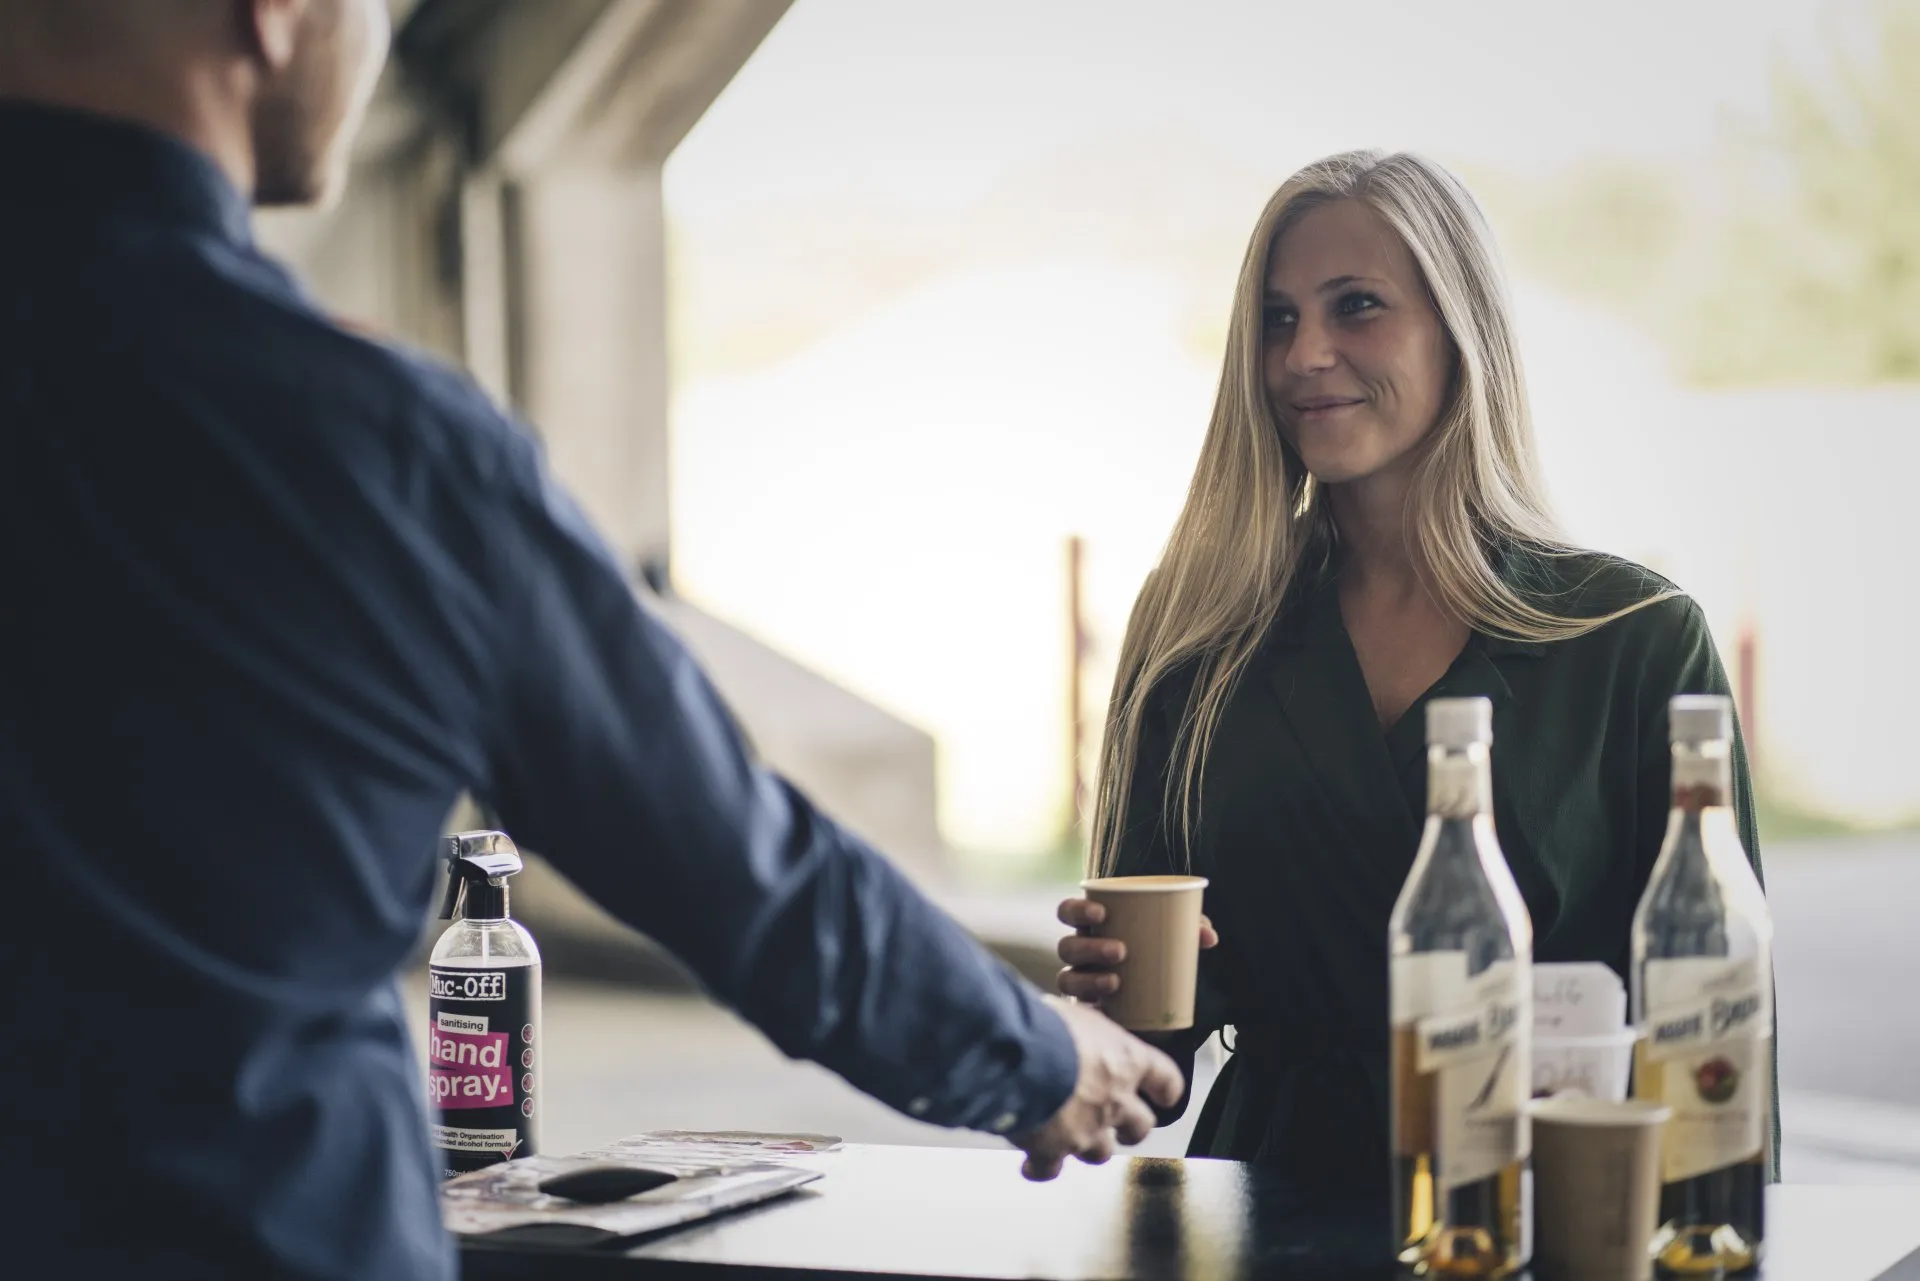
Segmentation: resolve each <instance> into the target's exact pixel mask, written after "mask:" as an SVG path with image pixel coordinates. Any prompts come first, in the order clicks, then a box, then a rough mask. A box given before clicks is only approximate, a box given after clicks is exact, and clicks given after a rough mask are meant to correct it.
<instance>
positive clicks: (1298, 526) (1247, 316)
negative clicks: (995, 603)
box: [1091, 151, 1658, 872]
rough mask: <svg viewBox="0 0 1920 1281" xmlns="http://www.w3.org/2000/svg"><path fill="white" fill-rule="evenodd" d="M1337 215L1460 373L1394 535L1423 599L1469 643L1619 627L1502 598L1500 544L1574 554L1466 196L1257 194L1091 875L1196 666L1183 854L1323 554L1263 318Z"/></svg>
mask: <svg viewBox="0 0 1920 1281" xmlns="http://www.w3.org/2000/svg"><path fill="white" fill-rule="evenodd" d="M1337 200H1358V201H1361V202H1363V203H1365V204H1366V205H1367V206H1368V207H1369V208H1371V209H1372V210H1373V211H1374V212H1376V213H1377V214H1379V215H1380V217H1382V218H1383V219H1385V220H1386V222H1387V224H1388V225H1389V226H1391V227H1392V228H1393V229H1394V230H1395V231H1396V232H1398V233H1399V235H1400V238H1401V239H1402V240H1404V241H1405V242H1406V244H1407V247H1408V248H1409V249H1410V250H1412V252H1413V257H1414V260H1415V261H1416V262H1417V263H1419V265H1420V270H1421V274H1422V275H1423V276H1424V277H1425V280H1426V286H1427V290H1428V293H1429V295H1430V297H1431V299H1432V302H1433V305H1434V309H1435V310H1436V311H1437V312H1438V313H1439V315H1440V320H1441V323H1442V324H1443V325H1445V327H1446V330H1447V333H1448V334H1449V335H1450V336H1451V338H1452V340H1453V349H1454V351H1455V352H1456V353H1457V368H1456V370H1455V373H1454V388H1453V392H1452V397H1451V400H1450V402H1449V403H1448V405H1447V407H1446V408H1445V409H1444V410H1442V412H1441V415H1440V418H1439V420H1438V421H1437V422H1436V423H1435V424H1434V426H1433V428H1432V430H1431V431H1430V432H1429V433H1428V434H1427V436H1426V437H1425V438H1424V439H1423V440H1422V442H1421V446H1420V454H1419V457H1418V459H1417V461H1416V463H1415V470H1414V476H1413V482H1412V485H1411V487H1410V493H1409V495H1408V510H1407V524H1406V528H1407V530H1408V531H1409V537H1410V538H1411V539H1412V540H1413V542H1414V544H1415V546H1416V547H1418V549H1419V554H1418V555H1417V556H1415V557H1414V561H1415V564H1416V565H1417V566H1419V567H1420V569H1421V571H1422V573H1423V575H1424V576H1425V577H1426V579H1427V580H1428V581H1427V584H1426V585H1427V588H1428V590H1429V591H1431V592H1432V593H1433V595H1434V598H1435V599H1436V600H1437V601H1438V602H1439V603H1440V604H1441V606H1442V607H1443V608H1445V609H1446V610H1447V612H1448V613H1450V614H1451V615H1453V616H1454V617H1455V618H1458V619H1460V620H1462V621H1464V622H1465V623H1466V624H1467V625H1468V626H1469V627H1471V628H1473V629H1474V630H1476V631H1482V632H1488V633H1491V634H1494V635H1501V636H1508V637H1513V638H1516V639H1521V640H1532V641H1553V640H1564V639H1567V638H1569V637H1572V636H1577V635H1580V634H1582V633H1584V632H1587V631H1591V630H1592V629H1593V628H1595V627H1598V626H1600V625H1601V624H1602V623H1605V622H1608V621H1610V620H1611V619H1613V618H1615V617H1618V616H1619V614H1620V613H1625V612H1628V611H1627V610H1621V611H1616V612H1615V613H1612V614H1607V615H1605V616H1603V617H1599V618H1568V617H1563V616H1561V615H1558V614H1554V613H1552V612H1550V611H1548V610H1544V609H1542V608H1540V606H1539V605H1538V604H1537V603H1535V602H1533V601H1529V600H1528V599H1526V598H1525V597H1523V596H1522V595H1520V594H1519V593H1517V592H1515V591H1514V590H1513V589H1512V588H1511V587H1509V586H1508V585H1507V584H1506V583H1505V582H1503V581H1502V580H1501V577H1500V575H1499V573H1498V572H1496V570H1495V567H1494V565H1493V563H1492V560H1491V558H1490V554H1489V553H1490V548H1491V547H1492V546H1494V545H1498V544H1502V543H1507V544H1514V543H1517V544H1523V545H1527V546H1530V547H1533V548H1536V549H1539V550H1541V551H1546V552H1549V553H1554V552H1570V551H1572V550H1573V549H1572V548H1570V547H1568V546H1567V544H1566V542H1565V539H1564V537H1563V535H1562V534H1561V531H1560V527H1559V525H1558V523H1557V522H1556V521H1555V519H1554V517H1553V514H1552V512H1551V510H1550V508H1549V505H1548V503H1547V499H1546V493H1545V486H1544V485H1543V483H1542V481H1541V479H1540V473H1539V467H1538V464H1537V462H1536V459H1535V450H1534V440H1533V422H1532V418H1531V415H1530V412H1529V410H1528V407H1527V392H1526V381H1525V378H1524V376H1523V374H1522V372H1521V366H1520V353H1519V350H1518V348H1517V346H1516V345H1515V341H1514V332H1513V323H1512V320H1511V318H1510V316H1509V308H1508V302H1507V296H1506V286H1505V281H1504V279H1503V273H1502V272H1501V269H1500V263H1499V255H1498V252H1497V250H1496V249H1495V246H1494V241H1493V235H1492V232H1491V231H1490V229H1489V228H1488V226H1487V223H1486V219H1485V218H1484V216H1483V215H1482V214H1481V212H1480V209H1479V206H1478V205H1477V204H1476V203H1475V202H1474V199H1473V197H1472V195H1471V194H1469V193H1468V191H1467V189H1466V188H1465V187H1464V186H1463V185H1461V183H1460V181H1459V180H1458V179H1457V178H1455V177H1454V176H1453V175H1452V174H1450V173H1448V172H1447V171H1446V170H1445V169H1443V168H1441V167H1440V166H1439V165H1436V164H1434V163H1433V162H1432V161H1429V160H1426V159H1423V158H1421V157H1419V156H1414V155H1408V154H1405V153H1397V154H1392V155H1383V154H1381V153H1379V152H1376V151H1350V152H1345V153H1343V154H1340V155H1337V156H1329V157H1328V158H1326V159H1324V160H1320V161H1316V162H1315V163H1313V164H1310V165H1308V166H1307V167H1306V168H1304V169H1302V170H1300V172H1298V173H1296V174H1294V175H1293V177H1291V178H1289V179H1288V180H1287V181H1286V183H1285V184H1284V185H1283V186H1282V187H1281V188H1280V189H1279V190H1278V191H1276V192H1275V193H1274V194H1273V197H1272V199H1270V200H1269V201H1267V207H1266V209H1265V210H1263V211H1262V212H1261V214H1260V220H1259V222H1258V223H1257V224H1255V226H1254V230H1253V237H1252V239H1251V241H1250V242H1249V243H1248V245H1247V252H1246V257H1245V259H1244V260H1243V261H1242V263H1241V265H1240V279H1239V283H1238V285H1237V286H1236V287H1235V289H1234V294H1233V315H1232V317H1231V319H1230V321H1229V324H1228V328H1227V351H1226V361H1225V364H1224V366H1223V368H1222V370H1221V374H1220V390H1219V393H1218V395H1217V396H1216V397H1215V399H1214V406H1213V417H1212V420H1211V422H1210V423H1209V424H1208V427H1207V436H1206V441H1205V443H1203V444H1202V445H1201V447H1200V461H1199V464H1198V465H1197V466H1196V467H1195V468H1194V473H1193V481H1192V483H1191V484H1190V485H1189V487H1188V490H1187V501H1186V505H1185V507H1184V508H1183V509H1182V510H1181V512H1180V517H1179V519H1178V520H1177V521H1176V522H1175V523H1174V527H1173V533H1172V535H1171V536H1170V537H1169V538H1168V540H1167V546H1166V550H1165V551H1164V552H1163V553H1162V554H1161V557H1160V563H1159V566H1158V567H1157V568H1156V569H1155V570H1154V571H1153V572H1152V573H1151V574H1149V575H1148V576H1147V580H1146V583H1145V584H1144V585H1143V586H1142V588H1141V590H1140V596H1139V598H1138V600H1136V601H1135V603H1134V607H1133V615H1132V617H1131V618H1130V619H1129V620H1128V623H1127V633H1126V639H1125V641H1124V642H1123V643H1122V645H1121V649H1120V662H1119V668H1118V670H1117V672H1116V673H1115V676H1114V685H1113V697H1112V700H1111V703H1110V705H1109V708H1108V713H1107V729H1106V740H1105V745H1104V747H1103V749H1102V753H1101V756H1102V759H1101V768H1100V783H1099V789H1098V792H1097V794H1096V797H1095V803H1094V806H1095V807H1094V814H1093V832H1092V846H1091V856H1092V858H1091V861H1092V863H1093V865H1094V866H1095V867H1096V868H1097V869H1101V870H1104V871H1108V872H1110V871H1111V870H1112V869H1113V866H1114V860H1115V857H1116V855H1117V853H1118V847H1119V837H1120V835H1121V831H1122V828H1123V827H1124V825H1125V822H1126V813H1127V801H1128V796H1129V794H1130V793H1131V790H1132V787H1133V769H1134V762H1135V759H1136V757H1137V755H1138V746H1139V741H1140V728H1141V723H1142V719H1143V717H1144V716H1145V714H1146V708H1147V705H1148V700H1149V697H1150V696H1151V695H1152V694H1153V692H1154V690H1155V688H1156V687H1157V686H1158V685H1159V684H1160V683H1161V681H1162V680H1163V679H1164V678H1166V677H1167V676H1168V675H1169V674H1170V673H1171V672H1172V671H1173V670H1174V669H1175V668H1177V667H1180V666H1182V665H1184V664H1192V665H1193V668H1194V681H1193V687H1192V691H1191V693H1190V694H1189V696H1188V698H1187V705H1186V709H1185V711H1184V713H1183V714H1182V716H1181V718H1180V722H1179V731H1178V733H1177V734H1176V735H1175V741H1174V744H1173V757H1172V762H1171V768H1170V769H1169V770H1168V772H1167V778H1166V780H1165V795H1164V802H1165V803H1164V805H1163V814H1164V815H1171V814H1173V813H1175V812H1178V814H1179V816H1180V823H1181V836H1182V841H1181V847H1182V848H1189V847H1190V845H1191V837H1192V833H1193V828H1194V824H1195V823H1196V822H1197V820H1198V814H1199V803H1198V799H1199V790H1200V789H1199V784H1200V779H1201V777H1202V775H1203V774H1204V773H1205V770H1206V762H1207V754H1208V750H1209V748H1210V746H1211V743H1212V739H1213V734H1214V730H1215V729H1216V728H1217V727H1218V725H1219V723H1220V716H1221V713H1222V711H1223V710H1224V709H1225V707H1226V705H1227V700H1228V698H1229V696H1230V695H1231V693H1232V691H1233V687H1234V684H1235V682H1236V681H1237V680H1238V678H1239V676H1240V674H1241V672H1242V671H1243V670H1244V669H1245V667H1246V665H1247V662H1248V660H1249V659H1250V658H1251V657H1252V656H1253V653H1254V651H1255V649H1257V648H1258V646H1259V645H1260V642H1261V639H1262V638H1263V637H1264V636H1265V635H1266V633H1267V630H1268V628H1269V627H1271V625H1272V624H1273V621H1274V619H1275V617H1276V616H1277V615H1278V613H1279V611H1280V607H1281V603H1282V601H1284V600H1285V599H1286V596H1287V592H1288V588H1289V587H1290V586H1291V585H1292V584H1293V582H1294V579H1295V577H1296V575H1298V574H1299V573H1300V572H1301V569H1302V566H1303V565H1304V564H1306V563H1307V562H1308V560H1309V558H1310V557H1312V558H1315V560H1316V561H1317V559H1318V558H1319V557H1320V556H1323V555H1325V554H1327V553H1328V552H1329V550H1330V549H1331V547H1332V545H1333V535H1334V529H1333V524H1332V517H1331V515H1330V513H1329V511H1328V506H1327V504H1326V502H1324V501H1322V500H1320V499H1319V497H1318V496H1317V495H1316V493H1315V487H1314V483H1313V480H1312V478H1311V477H1310V476H1308V474H1307V471H1306V468H1305V467H1304V466H1303V465H1302V463H1301V460H1300V456H1299V455H1298V454H1297V453H1295V452H1294V450H1293V448H1292V446H1290V445H1288V444H1287V443H1286V441H1285V439H1284V438H1283V437H1282V436H1281V434H1280V424H1279V421H1278V420H1277V419H1276V418H1275V416H1274V413H1273V407H1272V404H1271V403H1270V401H1269V399H1268V396H1267V389H1266V383H1265V376H1264V368H1263V367H1264V360H1263V356H1264V335H1263V332H1262V328H1263V327H1262V312H1263V304H1264V301H1265V293H1266V274H1267V259H1268V256H1269V254H1270V252H1271V250H1272V247H1273V245H1274V243H1275V242H1276V241H1277V240H1278V239H1279V237H1280V236H1281V235H1282V234H1284V233H1285V232H1286V231H1287V229H1288V228H1289V227H1291V226H1293V224H1294V223H1295V222H1297V221H1298V220H1299V219H1300V217H1301V216H1302V215H1303V214H1305V213H1306V212H1307V211H1308V210H1310V209H1313V208H1316V207H1318V206H1320V205H1325V204H1329V203H1331V202H1333V201H1337ZM1652 599H1658V596H1655V597H1650V598H1649V601H1640V602H1636V603H1635V604H1634V605H1632V606H1629V607H1628V608H1629V610H1630V609H1633V608H1638V607H1639V606H1640V605H1643V604H1647V603H1650V600H1652ZM1163 821H1164V819H1163Z"/></svg>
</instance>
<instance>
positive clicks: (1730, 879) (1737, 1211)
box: [1633, 694, 1774, 1276]
mask: <svg viewBox="0 0 1920 1281" xmlns="http://www.w3.org/2000/svg"><path fill="white" fill-rule="evenodd" d="M1668 731H1669V733H1668V737H1669V739H1670V740H1671V742H1672V744H1673V809H1672V811H1671V812H1670V814H1669V815H1668V818H1667V835H1666V840H1665V843H1664V844H1662V846H1661V848H1660V858H1659V861H1658V862H1656V863H1655V864H1654V866H1653V872H1652V874H1651V875H1650V876H1649V878H1648V881H1647V890H1646V894H1645V895H1644V896H1643V897H1642V898H1641V900H1640V906H1639V909H1638V910H1637V911H1636V912H1635V913H1634V917H1633V1018H1634V1024H1635V1026H1636V1027H1637V1028H1638V1029H1639V1032H1640V1040H1639V1042H1638V1043H1637V1045H1636V1046H1635V1049H1634V1072H1633V1078H1634V1083H1633V1092H1634V1095H1635V1097H1637V1098H1642V1099H1648V1100H1651V1101H1654V1102H1657V1103H1664V1104H1666V1105H1668V1106H1669V1107H1671V1108H1672V1109H1673V1118H1672V1120H1670V1121H1669V1122H1668V1123H1667V1126H1666V1129H1665V1131H1664V1133H1663V1135H1662V1139H1661V1152H1660V1164H1661V1170H1660V1177H1661V1184H1662V1186H1661V1193H1660V1227H1659V1230H1658V1232H1657V1233H1656V1234H1655V1238H1654V1252H1655V1260H1656V1263H1657V1264H1658V1266H1659V1268H1660V1271H1661V1273H1662V1274H1663V1275H1668V1276H1721V1275H1725V1274H1727V1273H1734V1272H1744V1271H1747V1270H1749V1269H1751V1268H1754V1267H1757V1266H1758V1265H1759V1263H1760V1260H1761V1257H1762V1255H1763V1254H1764V1252H1765V1239H1766V1219H1765V1208H1766V1196H1765V1194H1766V1184H1767V1153H1768V1148H1769V1146H1770V1144H1771V1140H1772V1131H1773V1126H1772V1119H1773V1102H1774V1101H1773V1083H1772V1054H1771V1051H1772V1039H1773V918H1772V915H1771V914H1770V913H1769V911H1768V910H1767V901H1766V896H1765V895H1764V894H1763V893H1762V892H1761V889H1760V882H1759V879H1758V878H1757V877H1755V876H1754V874H1753V866H1752V864H1751V863H1750V862H1749V861H1748V859H1747V853H1746V850H1745V849H1744V848H1743V847H1742V845H1741V844H1740V830H1739V827H1738V825H1737V823H1736V821H1735V818H1734V812H1733V799H1732V798H1733V704H1732V700H1730V699H1728V698H1725V697H1723V696H1720V695H1707V694H1698V695H1684V696H1682V697H1679V698H1676V699H1674V700H1673V702H1672V704H1671V707H1670V708H1669V712H1668Z"/></svg>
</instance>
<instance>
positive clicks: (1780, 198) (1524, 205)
mask: <svg viewBox="0 0 1920 1281" xmlns="http://www.w3.org/2000/svg"><path fill="white" fill-rule="evenodd" d="M1872 16H1873V22H1874V31H1873V34H1872V39H1871V40H1870V41H1869V42H1868V47H1869V48H1870V49H1871V53H1870V55H1868V56H1865V57H1860V58H1855V57H1852V56H1849V55H1847V54H1845V53H1843V52H1841V51H1839V50H1838V49H1835V50H1832V51H1830V52H1829V53H1828V54H1827V55H1826V56H1825V58H1824V59H1823V60H1822V61H1823V63H1824V66H1823V68H1822V71H1821V73H1820V74H1811V75H1810V74H1805V73H1801V72H1796V71H1792V70H1788V69H1786V68H1785V67H1784V66H1783V67H1782V68H1781V69H1780V70H1779V71H1778V72H1777V73H1776V75H1775V79H1774V89H1773V104H1772V111H1771V113H1770V117H1769V118H1768V119H1767V120H1765V121H1746V122H1737V124H1736V127H1735V128H1733V129H1731V130H1729V131H1728V133H1727V135H1726V136H1725V137H1724V138H1723V139H1722V140H1721V142H1720V144H1719V146H1718V147H1717V148H1716V149H1715V151H1714V153H1713V154H1711V155H1709V156H1705V157H1702V158H1700V160H1699V161H1698V162H1697V163H1696V164H1693V165H1689V166H1686V167H1684V168H1682V167H1678V166H1675V167H1669V168H1662V167H1658V166H1654V165H1650V164H1644V163H1633V162H1624V161H1614V160H1608V161H1591V162H1586V163H1582V164H1579V165H1577V166H1575V167H1574V168H1573V169H1572V170H1570V171H1567V172H1563V173H1559V174H1555V175H1552V176H1551V177H1549V178H1543V179H1536V180H1522V179H1516V178H1513V177H1511V176H1504V175H1500V174H1493V173H1482V172H1477V173H1473V174H1472V179H1473V181H1474V184H1475V186H1476V188H1477V189H1478V190H1480V191H1481V193H1482V195H1483V197H1484V199H1485V201H1486V204H1487V206H1488V210H1489V213H1490V215H1491V216H1492V217H1493V219H1494V220H1495V222H1496V223H1497V224H1498V225H1499V229H1500V232H1501V235H1502V238H1503V240H1504V241H1505V242H1506V243H1507V245H1508V248H1509V251H1510V252H1511V253H1513V255H1514V256H1515V259H1516V260H1517V261H1518V262H1519V263H1520V264H1521V265H1522V266H1523V267H1524V268H1525V269H1526V270H1527V271H1528V273H1529V274H1530V275H1534V276H1536V277H1538V278H1540V279H1542V280H1544V281H1546V282H1548V283H1550V284H1553V285H1556V286H1558V287H1560V288H1562V289H1565V290H1566V291H1567V292H1569V293H1571V294H1574V295H1577V296H1580V297H1585V298H1588V299H1592V300H1594V301H1597V302H1601V303H1604V304H1606V305H1608V306H1610V307H1612V308H1613V309H1615V310H1616V311H1618V312H1620V313H1622V314H1623V315H1625V316H1627V317H1628V318H1630V319H1631V320H1633V321H1634V322H1635V323H1636V324H1637V325H1638V326H1639V327H1640V328H1642V329H1643V330H1645V331H1646V332H1648V333H1649V334H1650V335H1652V336H1653V337H1655V338H1656V339H1657V340H1658V341H1659V342H1660V343H1661V345H1662V346H1663V347H1664V348H1665V349H1666V350H1667V351H1668V352H1669V353H1670V354H1671V356H1672V358H1673V360H1674V362H1675V366H1676V372H1678V373H1679V374H1680V375H1681V376H1682V377H1684V378H1686V379H1687V380H1688V381H1690V382H1693V383H1696V384H1700V385H1707V386H1767V385H1780V384H1789V383H1797V384H1808V383H1819V384H1862V383H1876V382H1889V381H1908V380H1916V379H1920V0H1879V3H1878V4H1876V5H1875V6H1874V8H1873V13H1872Z"/></svg>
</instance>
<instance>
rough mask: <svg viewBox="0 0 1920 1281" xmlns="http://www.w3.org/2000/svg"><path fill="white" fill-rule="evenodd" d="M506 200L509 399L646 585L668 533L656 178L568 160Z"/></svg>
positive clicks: (640, 170) (639, 170)
mask: <svg viewBox="0 0 1920 1281" xmlns="http://www.w3.org/2000/svg"><path fill="white" fill-rule="evenodd" d="M502 195H503V197H504V203H503V206H502V209H503V215H504V216H503V222H504V233H505V234H504V240H505V246H506V252H505V258H506V262H507V294H508V299H509V306H508V308H507V314H508V317H509V320H508V324H507V351H508V367H509V383H510V386H511V388H512V392H513V399H514V401H515V403H516V404H517V405H518V406H519V408H520V409H521V411H522V412H523V413H524V414H525V415H526V416H527V418H528V419H529V420H530V421H531V422H533V423H535V424H537V425H538V428H539V431H540V433H541V436H542V438H543V439H544V441H545V443H546V446H547V450H548V453H549V457H550V458H551V460H552V463H553V467H554V470H555V472H556V473H557V474H558V475H560V476H562V477H564V478H565V479H566V482H567V484H568V485H569V486H570V487H571V488H572V490H573V492H574V493H575V494H576V495H577V496H578V497H579V499H580V501H581V503H582V504H583V505H584V506H585V507H586V509H587V511H588V514H589V515H591V516H592V517H593V519H594V521H595V523H596V524H598V525H599V527H600V529H601V531H602V532H603V533H604V534H605V535H606V537H607V538H608V540H609V541H610V542H611V543H612V544H613V546H614V548H615V549H616V550H617V551H618V552H619V553H620V556H621V559H622V563H623V564H624V565H625V566H626V567H627V569H628V571H629V572H630V573H633V574H635V575H638V573H639V571H640V568H641V565H642V563H643V562H644V561H645V560H648V559H659V560H662V561H664V560H665V558H666V556H667V553H668V534H669V529H670V521H669V512H668V506H667V487H668V479H669V476H668V456H667V317H666V220H665V212H664V207H663V205H662V202H661V191H660V169H659V167H658V166H657V165H643V166H620V167H615V166H612V165H607V164H605V163H579V164H566V163H560V164H554V165H550V166H543V167H542V168H541V169H539V170H538V171H537V172H535V173H532V174H523V175H520V176H518V177H516V178H515V179H514V181H513V182H512V183H511V184H508V185H506V186H504V187H503V189H502ZM482 231H483V229H482V228H479V227H476V228H475V233H476V235H479V234H482Z"/></svg>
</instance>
